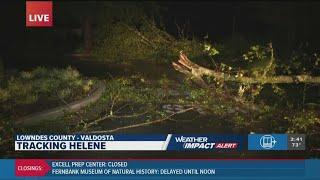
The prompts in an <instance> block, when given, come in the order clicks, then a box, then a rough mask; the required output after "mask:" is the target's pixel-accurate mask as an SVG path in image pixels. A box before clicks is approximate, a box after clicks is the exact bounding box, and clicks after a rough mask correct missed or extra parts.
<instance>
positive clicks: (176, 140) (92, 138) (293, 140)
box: [15, 134, 306, 151]
mask: <svg viewBox="0 0 320 180" xmlns="http://www.w3.org/2000/svg"><path fill="white" fill-rule="evenodd" d="M305 141H306V140H305V135H303V134H249V135H247V136H245V135H199V134H197V135H194V134H165V135H150V134H144V135H132V134H131V135H121V134H119V135H109V134H64V135H62V134H41V135H39V134H38V135H30V134H18V135H16V137H15V150H16V151H117V150H120V151H123V150H126V151H243V150H259V151H260V150H263V151H265V150H274V151H278V150H305V144H306V142H305Z"/></svg>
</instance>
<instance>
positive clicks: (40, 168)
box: [15, 159, 51, 176]
mask: <svg viewBox="0 0 320 180" xmlns="http://www.w3.org/2000/svg"><path fill="white" fill-rule="evenodd" d="M50 170H51V167H50V166H49V165H48V163H47V162H46V161H45V160H36V159H17V160H16V161H15V174H16V176H45V175H46V174H47V173H48V172H49V171H50Z"/></svg>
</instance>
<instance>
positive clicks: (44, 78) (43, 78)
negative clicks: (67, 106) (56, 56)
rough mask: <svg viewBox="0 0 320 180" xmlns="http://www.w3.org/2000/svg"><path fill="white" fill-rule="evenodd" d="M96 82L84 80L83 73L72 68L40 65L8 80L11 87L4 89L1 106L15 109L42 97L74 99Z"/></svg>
mask: <svg viewBox="0 0 320 180" xmlns="http://www.w3.org/2000/svg"><path fill="white" fill-rule="evenodd" d="M92 84H93V82H92V81H84V80H83V79H82V78H81V76H80V74H79V72H78V71H77V70H75V69H73V68H71V67H68V68H66V69H47V68H44V67H37V68H35V69H33V70H31V71H22V72H20V73H19V74H18V75H16V76H11V77H10V78H9V79H8V82H7V86H6V87H4V88H0V105H1V107H2V108H5V109H7V108H9V110H13V109H14V107H15V106H17V105H28V104H34V103H37V101H38V100H39V99H40V98H41V99H42V100H44V99H46V100H47V101H50V100H52V99H56V100H57V99H60V98H61V99H65V100H70V99H72V98H77V97H78V96H79V95H82V94H84V93H85V92H87V91H88V90H89V89H90V87H91V86H92Z"/></svg>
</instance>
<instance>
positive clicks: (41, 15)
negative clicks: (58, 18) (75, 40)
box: [26, 1, 53, 27]
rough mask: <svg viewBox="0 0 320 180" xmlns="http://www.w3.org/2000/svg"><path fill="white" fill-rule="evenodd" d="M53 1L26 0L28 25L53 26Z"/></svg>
mask: <svg viewBox="0 0 320 180" xmlns="http://www.w3.org/2000/svg"><path fill="white" fill-rule="evenodd" d="M52 19H53V17H52V1H26V26H27V27H51V26H52V25H53V23H52Z"/></svg>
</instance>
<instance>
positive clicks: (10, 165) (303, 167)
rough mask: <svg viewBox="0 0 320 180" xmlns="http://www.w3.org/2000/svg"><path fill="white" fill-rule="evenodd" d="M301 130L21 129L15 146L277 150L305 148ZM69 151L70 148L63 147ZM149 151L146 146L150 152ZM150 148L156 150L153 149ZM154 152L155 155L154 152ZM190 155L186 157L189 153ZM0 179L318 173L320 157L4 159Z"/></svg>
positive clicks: (290, 176)
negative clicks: (141, 131)
mask: <svg viewBox="0 0 320 180" xmlns="http://www.w3.org/2000/svg"><path fill="white" fill-rule="evenodd" d="M304 149H305V137H304V135H301V134H250V135H248V136H243V135H199V134H197V135H192V134H166V135H150V134H149V135H120V134H118V135H109V134H66V135H62V134H41V135H39V134H38V135H28V134H18V135H16V137H15V150H16V151H92V153H94V152H95V151H117V150H120V151H177V152H179V151H207V152H212V153H215V152H220V151H222V152H234V151H237V152H243V151H250V150H254V151H260V150H263V151H279V150H304ZM65 153H70V152H65ZM146 153H148V152H146ZM150 153H152V152H150ZM155 158H156V157H155ZM186 158H187V157H186ZM0 167H1V170H0V179H1V178H5V179H14V178H19V177H20V178H21V177H42V178H44V179H53V178H54V179H55V178H66V177H68V178H75V179H84V178H93V177H94V178H95V179H97V178H105V177H108V179H128V178H130V179H132V178H133V179H134V178H135V179H149V178H150V177H154V178H168V177H170V178H178V179H179V178H180V179H199V178H207V179H214V178H219V179H221V178H223V179H228V178H229V179H240V178H243V179H250V178H253V179H257V178H264V179H266V178H270V179H286V178H287V179H306V178H309V179H310V178H315V179H320V175H319V172H320V169H319V168H320V162H319V160H258V159H255V160H250V159H249V160H242V159H229V160H223V159H140V160H139V159H130V160H112V159H100V160H90V159H76V160H68V159H16V160H1V161H0Z"/></svg>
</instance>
